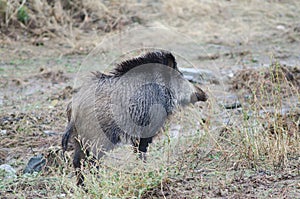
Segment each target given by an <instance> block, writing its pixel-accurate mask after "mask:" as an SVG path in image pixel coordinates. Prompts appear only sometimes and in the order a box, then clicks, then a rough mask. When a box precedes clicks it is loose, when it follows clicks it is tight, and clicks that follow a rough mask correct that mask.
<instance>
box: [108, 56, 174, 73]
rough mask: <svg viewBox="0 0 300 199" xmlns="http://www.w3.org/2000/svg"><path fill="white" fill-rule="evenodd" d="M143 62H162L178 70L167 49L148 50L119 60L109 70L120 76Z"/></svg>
mask: <svg viewBox="0 0 300 199" xmlns="http://www.w3.org/2000/svg"><path fill="white" fill-rule="evenodd" d="M143 64H162V65H165V66H168V67H171V68H174V69H175V70H178V68H177V63H176V60H175V57H174V56H173V55H172V53H170V52H167V51H154V52H148V53H147V54H145V55H142V56H140V57H136V58H133V59H130V60H126V61H123V62H121V63H120V64H118V65H117V67H116V68H115V69H114V70H113V71H112V72H111V74H112V75H114V76H122V75H123V74H125V73H127V72H128V71H130V70H131V69H133V68H135V67H137V66H140V65H143Z"/></svg>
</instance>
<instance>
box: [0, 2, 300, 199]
mask: <svg viewBox="0 0 300 199" xmlns="http://www.w3.org/2000/svg"><path fill="white" fill-rule="evenodd" d="M3 2H4V3H5V6H3V5H4V4H3ZM66 2H67V3H66ZM127 3H128V4H125V3H123V2H119V1H110V2H108V1H105V2H104V1H103V2H102V1H95V0H89V1H80V0H76V1H55V2H50V1H45V0H39V1H22V2H20V1H12V0H0V16H4V15H5V18H1V19H2V21H1V22H0V23H1V34H2V36H3V35H4V36H3V38H4V39H5V41H4V42H6V41H9V42H10V41H12V40H17V41H19V40H22V39H25V40H27V39H28V38H27V36H24V35H26V34H28V33H29V35H30V37H29V39H30V42H31V43H32V44H34V45H43V43H46V42H47V41H48V40H49V39H50V41H52V40H53V39H57V40H59V41H60V42H59V43H60V45H61V44H65V43H67V44H68V45H67V46H68V48H70V49H71V50H70V52H71V53H74V52H77V50H78V49H79V48H82V46H83V45H82V44H83V43H84V44H86V46H88V47H89V49H91V48H92V47H94V46H95V45H96V44H98V41H99V39H102V35H106V34H107V33H110V32H112V33H113V32H115V31H119V30H125V29H126V28H127V27H131V26H134V25H137V24H138V25H140V26H145V25H155V26H156V25H157V24H162V25H165V26H172V27H174V29H175V30H178V31H180V32H184V33H188V34H189V35H192V36H193V37H196V36H197V37H198V38H201V39H200V40H199V43H205V42H207V43H213V44H222V45H223V46H237V45H240V44H242V45H252V44H255V45H256V44H259V45H260V47H262V46H263V45H264V44H265V43H268V42H271V44H269V45H272V44H280V43H284V44H285V45H288V46H289V45H290V44H293V43H296V42H299V33H300V31H299V24H298V21H299V20H300V15H299V13H300V3H299V1H296V0H295V1H276V0H270V1H259V0H252V1H250V0H249V1H248V0H243V1H216V0H215V1H205V0H204V1H195V0H188V1H182V0H175V1H164V2H161V1H157V2H156V3H152V2H149V3H145V2H140V1H134V0H129V1H127ZM20 8H22V9H23V11H22V12H23V14H22V13H19V10H20ZM18 13H19V14H18ZM3 14H4V15H3ZM26 14H27V15H28V17H29V18H28V19H26ZM20 33H22V34H20ZM20 35H22V36H20ZM99 35H100V36H99ZM90 38H93V39H90ZM157 38H158V37H157ZM160 41H161V40H159V38H158V41H157V43H160ZM80 42H82V43H80ZM178 42H179V41H178ZM180 42H182V41H180ZM183 42H184V41H183ZM286 42H287V44H286ZM25 48H26V47H25ZM55 48H56V46H55ZM14 50H15V49H14ZM254 51H255V49H254ZM13 52H15V51H13ZM68 52H69V51H68ZM113 53H114V52H113ZM11 55H13V53H12V54H11ZM237 56H242V55H237ZM216 59H218V58H216ZM28 65H30V64H28ZM0 72H1V71H0ZM4 72H6V71H4ZM14 72H16V71H15V70H14V71H13V72H12V73H14ZM52 72H53V71H52ZM52 72H51V71H48V70H44V71H40V72H39V73H38V76H35V77H31V78H33V79H34V81H31V79H30V78H29V80H28V81H27V80H26V81H24V80H25V78H22V72H21V74H20V75H19V76H20V77H18V78H19V79H20V81H19V80H17V82H21V83H20V84H22V85H23V86H21V87H22V88H19V87H20V85H15V86H11V85H10V84H8V85H4V84H3V85H4V86H3V88H5V86H7V87H9V88H10V89H12V90H14V89H19V90H22V89H24V90H26V86H30V85H31V84H33V85H35V86H36V84H41V85H42V88H43V86H44V87H45V88H46V90H47V91H49V90H48V89H49V88H51V89H52V90H51V89H50V90H51V92H49V93H47V96H46V98H47V99H44V97H45V96H43V99H42V95H40V93H35V94H33V95H31V96H30V97H28V99H27V98H22V96H20V98H18V99H13V97H12V100H11V102H12V104H9V105H8V106H9V107H8V108H12V107H13V106H14V103H17V102H18V103H19V104H17V105H16V106H17V108H19V107H23V108H22V110H20V112H17V113H15V115H10V114H9V113H8V112H7V110H9V109H8V108H7V109H6V107H5V108H2V110H3V114H2V113H1V118H0V119H1V120H0V127H1V130H2V129H5V130H7V132H8V134H7V135H1V140H2V141H1V146H4V147H5V150H0V158H1V161H2V160H5V159H6V158H7V157H8V156H9V155H11V156H12V157H11V158H12V159H15V161H16V162H13V163H12V166H14V167H16V168H18V170H19V173H17V178H13V179H6V178H4V176H3V175H2V173H0V179H1V181H0V197H1V198H37V197H38V198H47V197H48V198H97V197H102V198H155V197H158V198H163V197H166V198H183V197H187V198H195V197H196V196H198V197H204V198H205V197H208V198H212V197H214V198H216V197H223V198H230V197H231V198H239V197H260V198H267V197H277V198H284V197H290V198H299V197H300V185H299V180H300V179H299V174H300V168H299V161H300V159H299V158H300V153H299V152H300V134H299V123H300V121H299V120H300V119H299V117H300V111H299V99H300V95H299V81H300V80H299V67H286V66H282V65H280V64H278V63H276V64H273V65H271V66H270V67H267V68H263V69H259V70H255V69H247V70H242V71H240V72H238V73H236V74H235V76H234V78H233V81H232V83H231V85H230V86H231V87H232V88H234V89H233V90H231V92H237V95H238V96H239V100H240V102H241V103H242V108H241V109H237V110H224V109H223V107H221V106H219V103H218V102H217V101H216V99H214V98H213V97H211V98H210V101H209V102H208V103H207V104H200V105H197V106H196V107H193V108H188V109H187V110H185V111H182V112H181V111H180V112H179V113H178V114H177V115H176V116H174V118H173V119H172V120H171V121H170V123H169V124H168V125H167V127H166V129H165V132H164V133H163V134H162V135H161V136H160V137H159V138H158V139H157V140H156V141H155V142H154V143H153V144H152V145H151V147H150V152H149V154H148V162H147V163H146V164H143V163H142V162H140V161H139V160H137V159H136V157H135V156H134V154H133V153H132V152H131V149H130V148H129V147H126V146H124V147H121V148H119V149H117V150H115V151H113V152H112V153H109V154H108V155H107V156H106V157H105V158H103V160H102V164H101V165H99V167H100V168H99V169H96V168H95V167H93V166H90V168H89V169H87V170H86V171H85V176H86V182H85V184H86V187H85V188H84V189H82V188H80V187H77V186H76V185H75V181H76V179H75V176H74V175H73V168H72V166H71V156H72V152H71V151H69V152H67V157H66V160H67V162H66V163H64V162H63V161H62V160H61V156H60V152H59V151H57V150H56V149H55V150H54V151H53V150H50V151H49V150H48V147H50V146H52V145H53V144H55V145H59V142H60V135H57V136H54V137H47V136H45V135H44V132H43V131H44V130H45V129H52V130H53V129H55V130H56V131H63V129H64V127H63V126H64V121H65V120H64V119H62V118H64V115H63V112H64V104H65V103H66V101H67V99H65V98H69V97H70V92H71V91H70V90H69V89H67V87H65V86H66V85H65V84H62V85H60V84H59V86H58V87H52V86H53V82H52V81H58V82H60V81H66V79H65V78H64V76H62V75H60V73H59V71H58V72H57V73H55V72H53V73H52ZM36 79H38V80H39V81H36ZM6 80H7V81H9V82H10V79H9V77H6ZM0 81H3V80H0ZM24 82H25V83H24ZM45 82H46V83H45ZM24 84H26V85H24ZM50 85H51V86H50ZM3 88H2V87H1V89H3ZM63 88H66V91H64V89H63ZM53 90H55V92H53ZM65 92H67V93H65ZM8 93H9V92H8ZM13 96H16V94H15V95H13ZM9 99H10V98H9ZM25 102H26V103H29V106H31V107H29V108H28V105H26V103H25ZM35 103H40V104H38V106H40V108H39V109H37V108H36V107H37V106H36V104H35ZM25 106H26V107H25ZM49 106H52V108H49ZM24 107H25V108H24ZM53 107H55V108H54V109H53ZM12 109H13V108H12ZM32 110H35V111H34V112H33V111H32ZM228 116H229V120H226V122H224V119H228V118H227V117H228ZM5 117H9V118H8V119H9V120H8V119H7V118H6V119H4V118H5ZM4 121H12V123H11V124H3V122H4ZM2 138H3V139H2ZM30 146H31V148H30ZM6 149H9V152H6ZM34 152H35V153H36V152H41V153H44V154H45V156H46V157H47V160H48V165H47V166H48V167H47V169H45V170H44V171H43V172H41V173H39V174H33V175H23V174H22V173H21V172H20V171H21V170H22V167H24V165H25V164H26V161H25V160H27V159H28V158H29V157H30V156H31V155H32V153H34ZM2 156H3V157H5V158H2ZM3 179H4V180H3Z"/></svg>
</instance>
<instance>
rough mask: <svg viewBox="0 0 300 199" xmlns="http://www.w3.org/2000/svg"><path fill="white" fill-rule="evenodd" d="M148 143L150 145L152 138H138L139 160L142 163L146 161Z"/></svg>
mask: <svg viewBox="0 0 300 199" xmlns="http://www.w3.org/2000/svg"><path fill="white" fill-rule="evenodd" d="M150 143H152V137H150V138H140V143H139V152H140V159H141V160H143V161H144V162H145V161H146V152H147V149H148V146H149V144H150Z"/></svg>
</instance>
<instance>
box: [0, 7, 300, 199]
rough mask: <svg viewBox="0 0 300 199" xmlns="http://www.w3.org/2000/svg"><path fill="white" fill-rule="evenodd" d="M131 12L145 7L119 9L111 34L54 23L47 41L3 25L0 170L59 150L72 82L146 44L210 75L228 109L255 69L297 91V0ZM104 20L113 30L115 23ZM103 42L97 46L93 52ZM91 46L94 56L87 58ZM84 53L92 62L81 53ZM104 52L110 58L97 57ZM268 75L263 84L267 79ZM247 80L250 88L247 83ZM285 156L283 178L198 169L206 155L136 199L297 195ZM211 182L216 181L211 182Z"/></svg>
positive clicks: (0, 191)
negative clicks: (279, 71)
mask: <svg viewBox="0 0 300 199" xmlns="http://www.w3.org/2000/svg"><path fill="white" fill-rule="evenodd" d="M135 5H136V6H137V8H136V9H137V10H138V9H139V8H143V9H142V11H141V10H140V12H138V11H136V12H134V8H133V11H132V9H128V6H126V5H122V6H124V7H125V8H127V9H128V10H129V11H128V12H127V14H124V13H123V14H122V15H120V16H122V17H123V18H122V17H121V19H120V20H121V21H122V19H124V20H125V19H126V20H129V19H130V20H129V22H124V23H119V21H117V24H118V26H117V28H114V26H108V25H107V24H106V26H104V25H103V24H102V23H100V22H99V21H96V22H89V21H88V22H87V21H84V20H83V22H82V23H81V22H78V24H79V25H78V26H79V27H76V28H77V29H76V28H74V33H73V34H74V35H68V33H70V32H68V31H69V30H66V31H65V32H64V33H65V34H63V35H60V33H61V32H60V31H62V30H64V27H63V26H62V25H61V26H58V27H62V28H61V29H56V31H54V32H53V34H54V35H52V36H49V35H51V34H50V33H49V34H38V33H32V31H28V30H27V29H26V28H23V29H22V27H17V28H15V29H11V27H8V28H7V27H6V28H3V26H2V27H1V30H2V31H1V40H0V130H1V131H0V165H2V164H7V165H10V166H12V167H13V168H14V169H15V170H16V175H17V176H19V175H22V172H23V170H24V168H25V166H26V164H27V162H28V160H29V159H30V158H31V157H33V156H34V155H38V154H44V155H45V156H47V155H49V153H50V151H58V150H59V147H60V142H61V136H62V134H63V132H64V130H65V127H66V121H67V120H66V113H65V109H66V105H67V103H68V102H69V101H70V100H71V98H72V94H73V93H74V90H75V89H76V88H77V87H78V83H77V82H76V81H77V79H78V76H81V74H83V73H85V72H86V71H90V70H94V69H95V68H96V69H97V70H108V69H107V68H109V67H107V66H108V65H109V64H111V63H112V62H116V60H120V59H121V58H120V57H119V56H120V55H122V53H126V52H128V51H129V50H133V49H134V48H143V47H145V46H149V47H154V48H163V49H167V50H172V51H174V52H175V54H177V55H181V57H182V58H184V59H185V60H188V62H185V61H184V59H180V60H183V61H182V62H180V63H183V65H182V66H180V67H194V68H199V69H203V70H205V71H208V73H209V74H210V75H211V76H207V77H205V78H207V79H205V78H204V79H205V80H207V81H205V82H204V85H203V88H204V89H206V91H208V92H209V93H210V98H212V99H213V100H214V101H218V100H219V101H220V104H229V105H230V104H234V103H235V102H236V97H233V98H232V96H237V97H238V96H239V94H241V92H240V91H243V92H242V95H243V96H244V95H245V92H246V94H247V92H248V93H249V92H250V93H251V91H249V90H247V88H246V89H245V87H247V86H249V84H251V85H255V86H259V84H257V85H256V84H255V83H257V81H258V80H259V78H257V76H258V74H259V72H257V73H258V74H257V73H256V72H253V71H259V70H261V69H263V68H267V67H269V66H270V65H272V63H275V62H277V63H279V64H280V65H281V66H284V65H285V66H287V67H288V70H289V73H288V74H287V73H285V74H287V75H286V77H288V75H289V74H290V75H292V77H293V79H294V80H293V81H292V83H293V86H294V87H296V90H297V87H298V89H299V86H300V85H299V82H300V53H299V52H300V23H299V22H300V4H299V3H298V2H297V1H293V2H292V1H291V2H288V1H265V2H263V3H261V2H259V1H240V2H232V1H220V2H215V1H213V2H202V1H199V2H197V1H188V2H187V3H185V2H183V1H174V2H173V3H172V2H167V3H163V2H160V1H157V2H156V3H153V4H151V3H149V2H147V3H145V4H144V5H143V6H140V7H138V6H139V4H135ZM141 12H142V13H143V14H141ZM125 13H126V12H125ZM128 13H129V14H128ZM132 13H134V14H132ZM111 14H112V15H111V16H115V15H116V16H117V14H115V13H111ZM113 14H114V15H113ZM131 15H132V16H131ZM124 16H125V17H124ZM129 16H130V17H129ZM133 16H135V17H138V18H132V17H133ZM98 17H99V16H98ZM126 17H127V18H126ZM110 19H111V20H112V21H110V23H113V24H114V22H115V21H114V20H116V19H117V17H115V18H114V17H111V18H110ZM137 19H139V20H137ZM86 20H87V19H86ZM136 21H138V22H136ZM80 24H81V25H82V26H80ZM97 26H99V27H100V28H99V27H97ZM103 26H104V27H103ZM95 27H96V28H95ZM101 27H102V29H101ZM146 27H156V28H157V27H159V28H157V29H151V28H150V29H149V28H146ZM65 28H66V27H65ZM134 28H139V29H143V31H144V32H143V31H141V32H139V31H133V32H135V33H134V34H133V35H131V36H128V35H126V34H124V33H123V32H124V31H127V30H133V29H134ZM66 29H67V28H66ZM4 30H5V31H4ZM50 32H51V31H50ZM116 34H120V35H122V34H123V35H125V36H124V38H125V39H124V38H123V39H122V40H121V43H120V41H119V40H118V38H119V37H118V36H117V38H115V37H114V35H116ZM129 35H130V34H129ZM141 35H142V36H141ZM163 35H167V37H164V36H163ZM68 36H69V37H68ZM107 38H109V39H107ZM103 39H104V41H105V42H104V44H103V43H102V44H100V45H99V43H100V41H101V40H103ZM105 39H107V40H105ZM118 42H119V44H118ZM111 43H113V45H111ZM151 44H154V45H151ZM131 45H132V46H131ZM95 47H96V51H95V50H94V51H92V50H93V49H94V48H95ZM121 48H122V49H121ZM103 49H104V50H105V51H104V50H103ZM90 52H91V54H92V55H98V56H99V57H97V56H89V54H90ZM102 52H105V53H106V54H107V57H109V58H108V59H110V58H111V57H112V60H106V59H104V58H103V57H105V56H104V55H103V54H101V53H102ZM137 52H139V51H137ZM102 58H103V59H102ZM99 63H100V64H99ZM188 63H192V65H189V64H188ZM103 64H106V65H107V66H106V65H103ZM94 66H95V67H94ZM249 70H250V72H249ZM269 77H270V75H269V76H265V77H264V78H265V79H267V80H268V78H269ZM249 78H250V80H251V78H252V81H250V80H249ZM255 78H257V81H255V80H253V79H255ZM249 81H250V83H249ZM259 81H263V80H259ZM253 82H254V83H253ZM242 89H245V90H242ZM298 91H299V90H298ZM289 99H290V98H289ZM291 100H292V101H289V102H290V103H293V104H296V107H298V108H299V96H296V97H295V96H294V98H291ZM239 103H242V102H239ZM233 109H234V107H233ZM297 114H299V112H298V113H296V115H297ZM224 118H226V117H224ZM296 120H297V119H296ZM298 121H299V115H298ZM295 128H296V130H295V133H298V134H299V126H298V127H295ZM293 158H294V159H293V160H290V162H288V164H287V166H286V168H285V169H282V171H281V172H279V171H278V172H275V171H273V170H271V171H270V172H268V171H266V170H261V171H258V170H255V169H251V168H250V169H246V170H239V169H234V168H231V169H228V168H227V169H228V170H227V171H224V170H222V171H221V170H218V168H214V169H210V170H205V169H204V168H205V167H207V165H209V164H212V163H214V162H212V161H211V159H212V158H211V157H210V158H204V159H202V160H201V164H202V165H204V166H203V169H202V170H201V169H200V170H199V169H198V170H197V171H196V170H193V172H195V173H194V175H193V177H191V176H189V175H184V176H185V177H183V178H182V179H178V178H174V179H170V180H169V181H166V182H164V186H163V188H161V187H158V188H154V189H152V190H148V191H147V192H145V194H144V196H143V197H144V198H149V197H150V198H153V197H159V198H160V197H163V196H164V195H165V196H167V197H170V198H185V197H187V198H202V197H203V198H241V197H244V198H245V197H246V198H297V197H298V198H299V197H300V159H299V158H300V157H299V156H295V157H293ZM241 164H242V163H241ZM197 168H201V167H200V166H199V167H197ZM188 169H190V168H188ZM225 170H226V169H225ZM190 171H191V170H186V171H183V172H190ZM218 172H219V174H218V175H217V174H215V173H218ZM49 175H51V174H49ZM215 175H217V176H219V179H213V178H214V177H210V176H215ZM45 176H46V177H47V173H46V174H45ZM224 176H225V177H224ZM200 178H201V179H200ZM224 179H225V180H224ZM0 180H1V181H2V182H0V197H1V198H15V197H16V196H14V191H15V192H18V191H16V190H12V187H9V186H8V185H7V184H6V183H5V178H4V177H3V176H0ZM199 181H201V182H202V184H201V183H200V184H199V183H198V182H199ZM1 183H2V184H1ZM23 190H26V188H24V187H23ZM25 192H26V191H25ZM162 193H164V194H162ZM39 194H40V193H30V192H28V193H26V194H25V197H26V198H35V197H49V195H47V194H46V195H43V194H40V195H39ZM23 196H24V195H23ZM56 197H57V198H59V196H56ZM70 197H71V196H70Z"/></svg>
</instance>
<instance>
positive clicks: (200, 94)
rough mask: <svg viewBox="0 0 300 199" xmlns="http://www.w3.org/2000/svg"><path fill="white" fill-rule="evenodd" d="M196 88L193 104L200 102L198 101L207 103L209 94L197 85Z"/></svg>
mask: <svg viewBox="0 0 300 199" xmlns="http://www.w3.org/2000/svg"><path fill="white" fill-rule="evenodd" d="M194 88H195V93H194V96H193V98H194V99H192V103H195V102H198V101H203V102H205V101H206V100H207V99H208V96H207V94H206V93H205V92H204V91H203V90H202V89H201V88H200V87H198V86H197V85H194Z"/></svg>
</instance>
